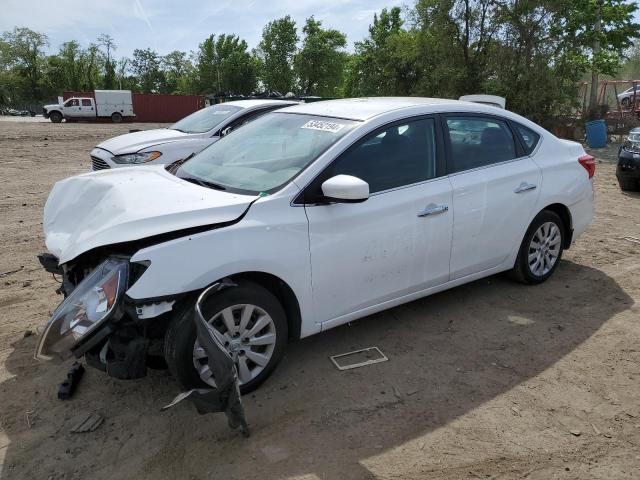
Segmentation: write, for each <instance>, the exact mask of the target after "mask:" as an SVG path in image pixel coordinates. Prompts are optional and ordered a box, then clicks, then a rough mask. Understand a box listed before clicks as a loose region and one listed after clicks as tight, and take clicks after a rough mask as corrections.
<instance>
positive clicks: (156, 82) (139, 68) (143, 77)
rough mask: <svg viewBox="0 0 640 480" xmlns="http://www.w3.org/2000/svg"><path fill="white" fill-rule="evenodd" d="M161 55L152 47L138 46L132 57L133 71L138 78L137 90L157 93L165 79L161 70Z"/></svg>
mask: <svg viewBox="0 0 640 480" xmlns="http://www.w3.org/2000/svg"><path fill="white" fill-rule="evenodd" d="M160 61H161V59H160V56H159V55H158V54H157V53H156V52H155V51H153V50H151V49H150V48H146V49H144V50H142V49H139V48H136V49H135V50H134V51H133V58H132V59H131V71H132V73H133V74H134V75H135V76H136V78H137V79H138V84H137V88H136V90H139V91H141V92H142V93H157V92H159V91H160V86H161V84H162V83H163V81H164V75H163V72H162V71H161V70H160Z"/></svg>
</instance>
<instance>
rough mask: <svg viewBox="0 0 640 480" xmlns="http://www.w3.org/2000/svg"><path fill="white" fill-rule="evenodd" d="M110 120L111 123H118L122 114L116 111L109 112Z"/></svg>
mask: <svg viewBox="0 0 640 480" xmlns="http://www.w3.org/2000/svg"><path fill="white" fill-rule="evenodd" d="M111 121H112V122H113V123H120V122H121V121H122V115H120V114H119V113H118V112H114V113H112V114H111Z"/></svg>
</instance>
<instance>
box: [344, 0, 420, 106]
mask: <svg viewBox="0 0 640 480" xmlns="http://www.w3.org/2000/svg"><path fill="white" fill-rule="evenodd" d="M401 14H402V11H401V10H400V8H398V7H394V8H392V9H390V10H387V9H383V10H382V11H381V12H380V15H378V14H375V15H374V17H373V23H372V24H371V25H370V26H369V36H368V37H367V38H365V39H364V40H363V41H362V42H356V44H355V55H354V56H352V57H351V58H350V60H349V62H348V64H347V68H346V78H345V86H344V91H345V94H346V95H349V96H369V95H410V94H411V93H412V92H413V89H414V88H415V85H416V82H417V78H418V71H417V69H416V67H417V51H416V47H417V44H416V41H417V39H416V35H415V32H414V31H407V30H405V29H403V23H404V22H403V20H402V16H401Z"/></svg>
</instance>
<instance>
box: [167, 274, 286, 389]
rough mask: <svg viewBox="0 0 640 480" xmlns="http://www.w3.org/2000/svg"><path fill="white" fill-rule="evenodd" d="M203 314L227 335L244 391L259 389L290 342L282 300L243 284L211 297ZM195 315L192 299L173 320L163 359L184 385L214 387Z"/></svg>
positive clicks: (262, 289) (261, 288) (188, 387)
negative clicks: (197, 335)
mask: <svg viewBox="0 0 640 480" xmlns="http://www.w3.org/2000/svg"><path fill="white" fill-rule="evenodd" d="M202 313H203V315H204V316H205V318H206V319H207V321H208V322H209V324H210V325H211V326H212V327H213V328H215V329H216V330H218V331H219V332H220V333H221V334H222V336H223V337H224V338H225V346H226V348H227V351H228V352H229V353H230V354H231V357H232V358H233V359H234V361H235V362H236V367H237V369H238V377H239V381H240V391H241V392H242V393H247V392H250V391H252V390H254V389H255V388H257V387H258V386H259V385H260V384H261V383H262V382H264V381H265V380H266V379H267V377H268V376H269V375H270V374H271V372H273V369H274V368H275V367H276V365H277V364H278V362H279V361H280V359H281V358H282V355H283V353H284V349H285V346H286V344H287V338H288V328H287V318H286V315H285V312H284V309H283V308H282V305H280V302H279V301H278V299H277V298H276V297H275V296H274V295H273V294H271V292H269V291H268V290H267V289H265V288H264V287H262V286H260V285H258V284H255V283H253V282H243V283H241V284H239V285H237V286H233V287H228V288H225V289H224V290H222V291H220V292H219V293H217V294H215V295H212V296H211V297H209V298H207V299H206V300H205V302H204V304H203V305H202ZM194 315H195V313H194V305H193V303H190V304H189V305H188V306H187V308H186V309H184V310H183V311H182V312H181V313H179V314H178V315H177V316H176V317H175V318H174V319H173V320H172V321H171V322H170V324H169V327H168V328H167V332H166V334H165V348H164V352H165V359H166V361H167V365H168V366H169V371H170V372H171V373H172V375H173V376H174V377H176V379H177V380H178V381H179V382H180V383H181V384H182V386H183V387H184V388H186V389H191V388H203V387H207V386H210V387H215V386H216V383H215V378H214V377H213V373H212V372H211V370H210V369H209V365H208V363H207V360H208V357H207V354H206V352H205V351H204V349H203V348H202V347H201V346H200V344H199V343H198V340H197V338H196V326H195V323H194Z"/></svg>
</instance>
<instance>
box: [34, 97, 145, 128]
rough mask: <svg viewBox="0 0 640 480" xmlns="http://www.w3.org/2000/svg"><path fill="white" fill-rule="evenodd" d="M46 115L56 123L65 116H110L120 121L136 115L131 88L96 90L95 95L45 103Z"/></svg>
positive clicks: (115, 120)
mask: <svg viewBox="0 0 640 480" xmlns="http://www.w3.org/2000/svg"><path fill="white" fill-rule="evenodd" d="M44 116H45V117H46V118H49V119H51V121H52V122H54V123H59V122H61V121H62V119H63V118H66V119H67V120H69V121H75V120H91V119H98V118H110V119H111V121H112V122H114V123H120V122H121V121H122V119H123V118H125V117H134V116H135V112H134V111H133V99H132V96H131V90H95V91H94V92H93V97H71V98H69V99H67V100H66V101H65V102H64V103H62V102H60V103H59V104H58V105H45V107H44Z"/></svg>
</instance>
